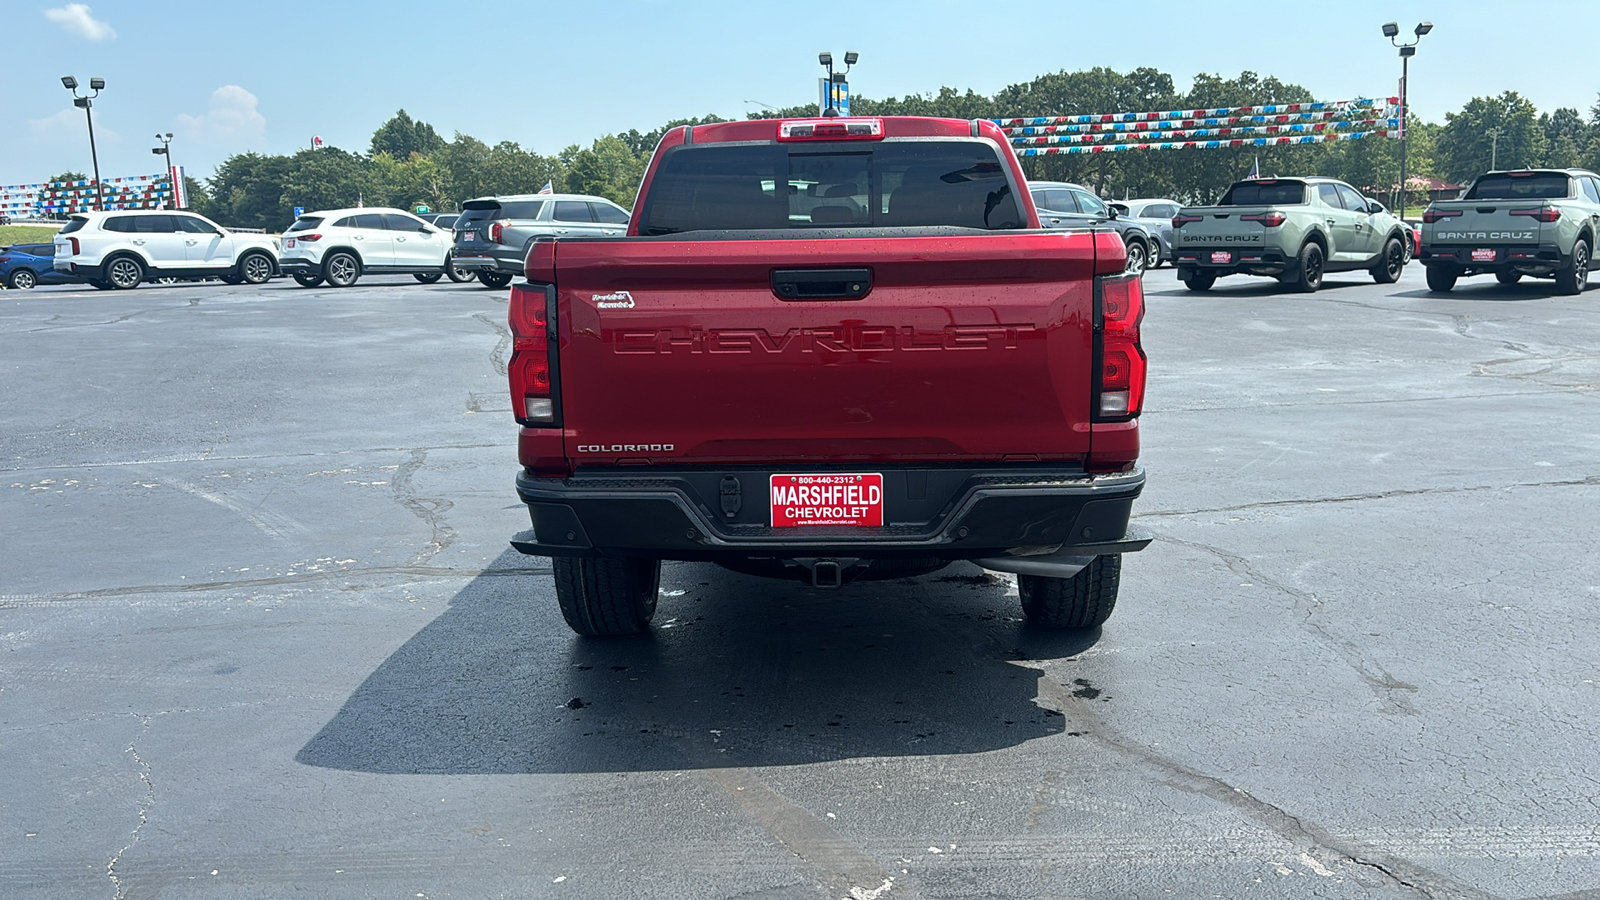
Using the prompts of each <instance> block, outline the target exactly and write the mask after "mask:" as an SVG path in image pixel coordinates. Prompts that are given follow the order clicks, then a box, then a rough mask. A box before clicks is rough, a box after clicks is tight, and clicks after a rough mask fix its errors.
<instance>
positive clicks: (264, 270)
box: [235, 253, 272, 284]
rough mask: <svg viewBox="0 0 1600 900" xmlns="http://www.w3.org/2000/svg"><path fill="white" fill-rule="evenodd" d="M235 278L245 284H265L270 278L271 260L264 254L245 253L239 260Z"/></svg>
mask: <svg viewBox="0 0 1600 900" xmlns="http://www.w3.org/2000/svg"><path fill="white" fill-rule="evenodd" d="M235 277H237V278H239V279H240V280H241V281H243V282H245V283H246V284H266V283H267V280H268V279H270V278H271V277H272V259H271V258H270V257H268V256H267V255H266V254H265V253H246V254H245V255H244V256H243V257H241V258H240V259H239V272H238V274H237V275H236V276H235Z"/></svg>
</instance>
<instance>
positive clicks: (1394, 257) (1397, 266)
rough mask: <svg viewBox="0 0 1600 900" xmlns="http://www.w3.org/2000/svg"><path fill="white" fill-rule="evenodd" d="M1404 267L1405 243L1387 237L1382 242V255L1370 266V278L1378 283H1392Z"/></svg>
mask: <svg viewBox="0 0 1600 900" xmlns="http://www.w3.org/2000/svg"><path fill="white" fill-rule="evenodd" d="M1405 267H1406V245H1405V242H1404V241H1402V240H1400V239H1399V238H1389V240H1387V241H1385V242H1384V244H1383V257H1382V258H1381V259H1379V260H1378V264H1377V265H1375V266H1373V267H1372V280H1373V281H1376V282H1377V283H1379V284H1394V283H1395V282H1396V281H1399V280H1400V273H1401V272H1402V271H1404V269H1405Z"/></svg>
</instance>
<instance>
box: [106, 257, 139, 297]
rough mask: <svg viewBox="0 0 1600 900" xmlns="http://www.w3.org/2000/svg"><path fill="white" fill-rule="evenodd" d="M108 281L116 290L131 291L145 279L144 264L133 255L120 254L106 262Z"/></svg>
mask: <svg viewBox="0 0 1600 900" xmlns="http://www.w3.org/2000/svg"><path fill="white" fill-rule="evenodd" d="M106 281H107V282H108V283H109V284H110V285H111V286H112V287H113V288H115V289H116V290H119V291H131V290H133V289H134V288H136V287H138V286H139V284H140V283H141V282H143V281H144V266H143V265H141V264H140V262H139V261H138V260H137V259H134V258H133V257H131V256H118V257H116V258H114V259H112V260H111V262H109V263H107V264H106Z"/></svg>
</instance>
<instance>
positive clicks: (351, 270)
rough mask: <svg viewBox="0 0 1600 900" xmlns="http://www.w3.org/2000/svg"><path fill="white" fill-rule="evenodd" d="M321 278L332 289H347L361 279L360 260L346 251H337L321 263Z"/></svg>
mask: <svg viewBox="0 0 1600 900" xmlns="http://www.w3.org/2000/svg"><path fill="white" fill-rule="evenodd" d="M322 277H323V278H325V279H327V281H328V283H329V284H331V285H333V286H334V287H349V286H350V285H352V284H355V283H356V280H357V279H359V278H360V277H361V260H359V259H356V255H355V254H354V253H351V252H349V251H347V250H339V251H337V252H335V253H331V254H329V255H328V258H327V259H325V260H323V261H322Z"/></svg>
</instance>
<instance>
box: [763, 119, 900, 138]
mask: <svg viewBox="0 0 1600 900" xmlns="http://www.w3.org/2000/svg"><path fill="white" fill-rule="evenodd" d="M881 137H883V120H882V119H843V118H836V119H789V120H787V121H783V122H779V123H778V140H780V141H843V140H856V139H861V140H876V139H878V138H881Z"/></svg>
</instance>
